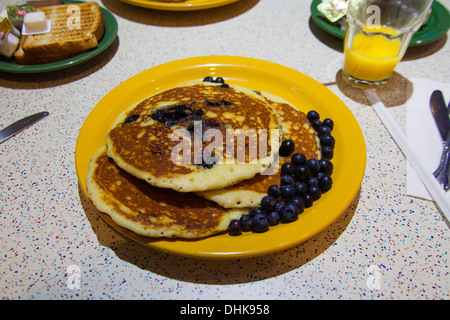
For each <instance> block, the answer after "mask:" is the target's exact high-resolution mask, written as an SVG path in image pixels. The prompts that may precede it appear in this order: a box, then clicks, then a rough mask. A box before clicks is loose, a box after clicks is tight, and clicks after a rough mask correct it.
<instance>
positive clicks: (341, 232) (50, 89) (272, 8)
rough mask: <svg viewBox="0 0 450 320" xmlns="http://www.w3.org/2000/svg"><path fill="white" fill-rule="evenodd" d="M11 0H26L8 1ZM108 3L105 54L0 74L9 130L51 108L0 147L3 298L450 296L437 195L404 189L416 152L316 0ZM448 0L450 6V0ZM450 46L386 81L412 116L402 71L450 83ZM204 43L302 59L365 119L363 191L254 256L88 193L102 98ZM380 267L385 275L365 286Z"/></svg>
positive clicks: (210, 49) (387, 92)
mask: <svg viewBox="0 0 450 320" xmlns="http://www.w3.org/2000/svg"><path fill="white" fill-rule="evenodd" d="M11 2H12V3H20V1H17V0H13V1H7V0H0V5H1V7H3V6H4V5H5V4H7V3H11ZM98 2H99V4H100V5H101V6H103V7H104V8H106V9H108V10H110V11H111V12H112V14H113V15H114V16H115V17H116V19H117V21H118V25H119V31H118V38H117V39H116V40H115V41H114V43H113V44H112V46H111V47H110V48H108V49H107V50H106V51H105V52H104V53H102V54H101V55H99V56H98V57H96V58H94V59H92V60H90V61H88V62H85V63H83V64H81V65H79V66H76V67H73V68H69V69H66V70H60V71H56V72H51V73H47V74H31V75H23V74H10V73H2V72H0V97H1V103H0V110H1V112H0V128H1V127H3V126H5V125H6V124H9V123H11V122H13V121H15V120H17V119H19V118H21V117H24V116H26V115H29V114H31V113H34V112H37V111H43V110H47V111H49V112H50V116H49V117H48V118H46V119H45V120H43V121H41V122H39V123H38V124H36V125H34V126H33V127H31V128H29V129H27V130H26V131H24V132H22V133H20V134H19V135H16V136H15V137H13V138H11V139H9V140H8V141H6V142H4V143H3V144H1V145H0V275H1V276H0V297H1V298H2V299H381V300H384V299H448V298H449V295H450V274H449V273H450V269H449V252H450V229H449V227H448V225H447V224H446V222H445V221H444V220H443V218H442V216H441V215H440V214H439V212H438V211H437V209H436V207H435V205H434V204H433V202H430V201H426V200H420V199H417V198H412V197H408V196H406V195H405V171H406V169H405V167H406V161H405V158H404V156H403V154H402V153H401V152H400V151H399V149H398V148H397V146H396V144H395V143H394V141H393V140H392V139H391V137H390V135H389V133H388V132H387V131H386V129H385V128H384V126H383V125H382V123H381V122H380V120H379V118H378V117H377V115H376V114H375V112H374V111H373V110H372V108H371V107H369V106H368V103H367V100H366V99H365V98H364V96H363V94H362V93H361V92H360V91H358V90H356V89H352V88H349V87H348V86H347V85H345V84H343V83H342V81H341V80H340V79H339V77H338V76H337V75H338V74H339V69H340V61H341V60H342V43H341V41H340V40H338V39H336V38H334V37H332V36H330V35H328V34H327V33H325V32H324V31H322V30H321V29H319V28H318V27H317V26H316V25H315V24H314V22H313V21H312V20H311V19H310V9H309V5H310V2H309V1H297V0H283V1H279V0H259V1H258V0H240V1H238V2H236V3H233V4H230V5H226V6H223V7H219V8H214V9H208V10H201V11H192V12H169V11H158V10H152V9H145V8H141V7H135V6H131V5H128V4H125V3H122V2H120V1H118V0H104V1H98ZM441 3H443V4H444V5H445V6H446V7H447V8H450V0H442V1H441ZM449 53H450V44H449V43H448V40H447V36H445V37H443V38H441V39H440V40H438V41H436V42H434V43H431V44H428V45H424V46H421V47H416V48H412V49H410V50H409V51H408V52H407V55H406V56H405V58H404V59H403V61H402V62H401V63H400V65H399V66H398V67H397V69H396V71H397V73H396V75H395V76H394V80H393V81H392V83H391V85H390V86H388V88H385V89H382V90H379V94H380V96H381V97H382V98H383V100H384V101H385V103H386V104H387V105H388V106H390V108H389V111H390V112H391V113H392V115H393V117H394V119H396V121H397V122H398V123H399V124H400V125H401V126H402V127H403V126H404V123H405V114H406V111H405V104H406V101H405V99H403V98H402V97H404V96H405V95H403V94H402V90H404V82H405V81H407V79H409V78H425V79H433V80H436V81H440V82H445V83H450V59H449ZM204 55H237V56H246V57H255V58H259V59H264V60H268V61H272V62H276V63H279V64H282V65H285V66H288V67H291V68H293V69H296V70H298V71H300V72H302V73H304V74H306V75H308V76H310V77H312V78H314V79H316V80H317V81H319V82H321V83H323V84H324V85H326V86H327V87H328V88H329V89H330V90H331V91H332V92H334V93H335V94H336V95H337V96H338V97H339V98H340V99H342V101H343V102H344V103H345V104H346V105H347V106H348V108H349V109H350V110H351V111H352V112H353V114H354V116H355V117H356V119H357V121H358V123H359V124H360V127H361V129H362V132H363V134H364V138H365V141H366V147H367V167H366V172H365V176H364V180H363V183H362V186H361V190H360V193H359V194H358V196H359V197H357V198H356V199H355V201H354V202H353V203H352V204H351V205H350V207H349V208H348V209H347V210H346V211H345V212H344V214H343V215H342V216H341V217H340V218H339V219H338V220H337V221H336V222H334V223H333V224H332V225H330V226H329V227H328V228H327V229H326V230H324V231H323V232H321V233H320V234H318V235H316V236H315V237H313V238H312V239H310V240H308V241H306V242H304V243H302V244H300V245H298V246H296V247H293V248H290V249H288V250H286V251H282V252H279V253H275V254H270V255H267V256H262V257H256V258H249V259H239V260H233V261H210V260H202V259H194V258H185V257H179V256H175V255H171V254H166V253H161V252H158V251H154V250H152V249H149V248H146V247H143V246H141V245H139V244H136V243H133V242H129V241H128V240H126V239H124V238H122V237H121V236H120V235H118V234H117V233H116V232H115V231H113V230H112V229H111V228H110V227H109V226H107V225H106V224H105V223H104V222H103V220H101V219H100V218H99V217H98V215H97V214H96V212H95V211H94V210H93V209H92V208H91V207H90V205H89V203H88V202H87V200H86V198H85V197H84V195H83V194H82V193H81V191H80V189H79V187H78V181H77V176H76V172H75V164H74V154H75V145H76V140H77V136H78V133H79V130H80V128H81V126H82V124H83V122H84V120H85V119H86V117H87V116H88V114H89V112H90V111H91V110H92V108H94V106H95V105H96V104H97V103H98V101H99V100H100V99H101V98H102V97H103V96H105V95H106V94H107V93H108V92H109V91H110V90H112V89H113V88H114V87H116V86H117V85H119V84H120V83H122V82H123V81H125V80H126V79H128V78H130V77H131V76H133V75H135V74H137V73H139V72H141V71H144V70H146V69H149V68H152V67H154V66H156V65H159V64H162V63H165V62H169V61H173V60H177V59H181V58H186V57H194V56H204ZM399 97H400V98H399ZM71 268H76V269H78V270H79V271H80V283H79V284H80V285H79V288H78V289H77V288H70V286H68V285H67V283H68V282H67V280H68V277H69V276H70V275H72V274H73V273H72V272H73V270H74V269H71ZM377 270H378V271H379V273H376V271H377ZM374 276H375V277H378V279H379V284H380V286H379V287H373V286H370V285H368V283H369V280H370V278H371V277H374Z"/></svg>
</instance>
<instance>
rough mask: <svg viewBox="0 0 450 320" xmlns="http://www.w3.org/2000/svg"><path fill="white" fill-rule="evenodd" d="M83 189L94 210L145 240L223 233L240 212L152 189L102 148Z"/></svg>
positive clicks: (89, 170)
mask: <svg viewBox="0 0 450 320" xmlns="http://www.w3.org/2000/svg"><path fill="white" fill-rule="evenodd" d="M86 186H87V190H88V196H89V200H90V201H91V203H92V204H93V205H94V207H95V208H96V209H97V210H98V211H100V212H102V213H106V214H108V215H109V216H110V217H111V218H112V220H113V221H114V222H115V223H116V224H118V225H119V226H121V227H123V228H126V229H128V230H131V231H133V232H135V233H136V234H138V235H141V236H146V237H156V238H159V237H177V238H186V239H192V238H202V237H206V236H210V235H214V234H217V233H220V232H222V231H225V230H226V229H227V228H228V224H229V222H230V221H231V220H232V219H239V218H240V217H241V216H242V214H244V213H245V212H244V210H243V209H224V208H222V207H220V206H219V205H217V204H216V203H214V202H212V201H208V200H206V199H203V198H201V197H199V196H197V195H195V194H193V193H180V192H176V191H174V190H171V189H162V188H157V187H153V186H151V185H150V184H148V183H147V182H145V181H143V180H140V179H137V178H136V177H134V176H132V175H130V174H129V173H127V172H125V171H124V170H122V169H120V168H119V167H118V166H117V165H116V164H115V163H114V161H113V160H112V159H111V158H109V157H108V156H107V154H106V148H105V147H104V146H103V147H101V148H100V149H99V150H98V152H97V154H96V155H95V156H94V157H93V158H92V161H91V162H90V164H89V169H88V175H87V181H86Z"/></svg>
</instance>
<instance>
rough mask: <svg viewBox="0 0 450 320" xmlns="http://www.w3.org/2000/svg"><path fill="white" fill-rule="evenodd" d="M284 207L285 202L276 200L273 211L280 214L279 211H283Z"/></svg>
mask: <svg viewBox="0 0 450 320" xmlns="http://www.w3.org/2000/svg"><path fill="white" fill-rule="evenodd" d="M285 205H286V202H285V201H284V200H277V203H276V204H275V210H274V211H277V212H281V210H283V208H284V206H285Z"/></svg>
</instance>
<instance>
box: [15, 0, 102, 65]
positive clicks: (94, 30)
mask: <svg viewBox="0 0 450 320" xmlns="http://www.w3.org/2000/svg"><path fill="white" fill-rule="evenodd" d="M70 6H77V7H78V8H79V9H80V10H79V14H80V15H79V17H80V19H79V21H78V20H77V19H76V17H77V11H75V10H72V7H70ZM36 11H43V12H44V13H45V16H46V18H47V19H50V20H51V31H50V32H49V33H45V34H35V35H22V36H21V39H20V44H19V48H18V49H17V50H16V52H15V53H14V58H15V59H16V62H17V63H18V64H41V63H50V62H55V61H60V60H64V59H67V58H71V57H73V56H76V55H78V54H80V53H82V52H85V51H87V50H89V49H92V48H95V47H96V46H97V45H98V42H99V41H100V39H101V38H102V36H103V34H104V32H105V23H104V20H103V15H102V13H101V10H100V7H99V5H98V4H97V3H95V2H85V3H77V4H66V5H57V6H48V7H40V8H37V9H36Z"/></svg>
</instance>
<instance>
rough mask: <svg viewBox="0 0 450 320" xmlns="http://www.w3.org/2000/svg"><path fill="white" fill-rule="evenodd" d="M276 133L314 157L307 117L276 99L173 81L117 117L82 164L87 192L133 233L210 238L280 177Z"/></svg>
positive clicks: (221, 85) (214, 85)
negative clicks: (86, 166) (86, 163)
mask: <svg viewBox="0 0 450 320" xmlns="http://www.w3.org/2000/svg"><path fill="white" fill-rule="evenodd" d="M230 133H234V135H230ZM239 133H242V134H243V136H242V137H243V140H239V139H240V138H239V137H241V136H239ZM249 133H254V134H255V136H254V138H255V139H256V141H257V144H256V146H257V152H253V151H254V147H255V145H254V144H252V142H251V139H252V138H251V137H253V136H252V135H251V134H249ZM219 138H220V139H219ZM282 139H283V140H284V139H290V140H292V141H294V143H295V145H296V150H295V152H301V153H303V154H304V155H305V156H306V157H307V158H317V157H318V155H319V148H318V141H317V137H316V134H315V131H314V129H313V128H312V127H311V126H310V125H309V122H308V121H307V119H306V115H305V114H304V113H303V112H301V111H300V110H298V109H297V108H295V107H294V106H292V105H291V104H289V103H288V102H286V101H284V100H282V99H281V98H278V97H275V96H273V95H269V94H267V93H263V92H259V91H254V90H250V89H247V88H243V87H240V86H236V85H231V84H225V83H223V82H222V81H220V82H219V83H213V82H200V83H195V84H192V85H185V86H178V87H175V88H171V89H168V90H165V91H163V92H160V93H157V94H155V95H153V96H150V97H148V98H146V99H144V100H142V101H140V102H138V103H137V104H135V105H132V106H131V107H129V108H128V109H127V110H125V111H124V112H123V113H122V114H121V115H120V116H119V117H118V118H117V120H116V121H115V123H114V124H113V125H112V127H111V129H110V131H109V132H108V134H107V137H106V141H105V145H104V146H102V147H101V148H100V149H99V150H98V152H97V154H96V155H95V156H94V157H93V158H92V160H91V162H90V164H89V170H88V177H87V189H88V195H89V199H90V201H91V202H92V204H93V205H94V206H95V208H96V209H97V210H99V211H101V212H104V213H106V214H108V215H109V216H111V218H112V219H113V220H114V222H115V223H117V224H118V225H119V226H121V227H124V228H127V229H129V230H132V231H134V232H135V233H137V234H139V235H143V236H148V237H178V238H189V239H196V238H203V237H206V236H211V235H214V234H217V233H220V232H223V231H225V230H227V228H228V225H229V223H230V221H231V220H233V219H239V218H240V217H241V216H242V215H244V214H246V213H248V210H249V208H250V207H252V206H255V205H258V204H259V202H260V201H261V199H262V197H264V196H265V195H267V189H268V187H269V186H270V185H273V184H279V182H280V170H278V169H279V167H280V166H281V165H282V164H283V163H284V161H288V160H289V159H286V158H282V157H278V148H279V145H280V143H281V140H282ZM208 155H209V157H208Z"/></svg>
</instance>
